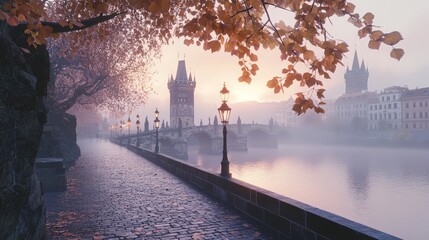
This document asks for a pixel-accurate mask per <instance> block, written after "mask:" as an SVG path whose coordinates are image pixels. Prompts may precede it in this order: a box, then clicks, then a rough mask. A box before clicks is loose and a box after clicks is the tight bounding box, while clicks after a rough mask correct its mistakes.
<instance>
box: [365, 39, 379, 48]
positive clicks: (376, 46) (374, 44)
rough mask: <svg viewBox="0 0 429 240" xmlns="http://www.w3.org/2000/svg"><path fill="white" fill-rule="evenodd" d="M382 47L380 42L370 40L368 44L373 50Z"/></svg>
mask: <svg viewBox="0 0 429 240" xmlns="http://www.w3.org/2000/svg"><path fill="white" fill-rule="evenodd" d="M380 45H381V42H380V41H376V40H370V41H369V42H368V47H369V48H371V49H379V48H380Z"/></svg>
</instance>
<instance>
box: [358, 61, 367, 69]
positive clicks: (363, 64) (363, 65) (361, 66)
mask: <svg viewBox="0 0 429 240" xmlns="http://www.w3.org/2000/svg"><path fill="white" fill-rule="evenodd" d="M360 70H361V71H367V69H366V67H365V62H364V61H363V59H362V64H361V65H360Z"/></svg>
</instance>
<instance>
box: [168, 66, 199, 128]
mask: <svg viewBox="0 0 429 240" xmlns="http://www.w3.org/2000/svg"><path fill="white" fill-rule="evenodd" d="M195 86H196V82H195V77H194V78H192V75H191V74H189V77H188V75H187V73H186V65H185V60H180V61H179V64H178V65H177V73H176V78H174V79H173V75H171V77H170V79H169V80H168V89H169V90H170V127H172V128H178V127H179V119H180V120H181V122H182V125H183V127H191V126H194V91H195Z"/></svg>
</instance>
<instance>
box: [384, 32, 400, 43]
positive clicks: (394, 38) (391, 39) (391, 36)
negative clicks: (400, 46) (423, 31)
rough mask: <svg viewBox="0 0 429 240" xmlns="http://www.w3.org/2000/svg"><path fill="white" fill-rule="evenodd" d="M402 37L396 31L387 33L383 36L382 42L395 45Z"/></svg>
mask: <svg viewBox="0 0 429 240" xmlns="http://www.w3.org/2000/svg"><path fill="white" fill-rule="evenodd" d="M402 39H403V38H402V36H401V34H400V33H399V32H397V31H394V32H391V33H388V34H386V35H385V36H384V39H383V42H384V43H385V44H387V45H395V44H397V43H398V42H399V41H401V40H402Z"/></svg>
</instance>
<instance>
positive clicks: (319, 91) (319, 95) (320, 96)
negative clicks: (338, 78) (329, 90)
mask: <svg viewBox="0 0 429 240" xmlns="http://www.w3.org/2000/svg"><path fill="white" fill-rule="evenodd" d="M324 92H325V89H323V88H320V89H318V90H317V97H318V98H319V99H321V98H324V97H325V96H324V95H323V93H324Z"/></svg>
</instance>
